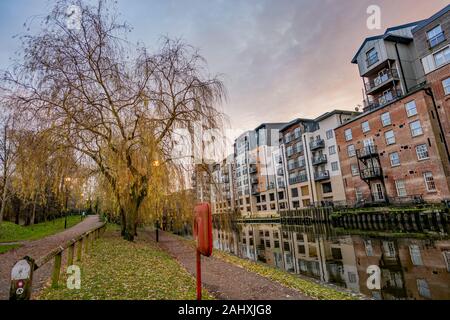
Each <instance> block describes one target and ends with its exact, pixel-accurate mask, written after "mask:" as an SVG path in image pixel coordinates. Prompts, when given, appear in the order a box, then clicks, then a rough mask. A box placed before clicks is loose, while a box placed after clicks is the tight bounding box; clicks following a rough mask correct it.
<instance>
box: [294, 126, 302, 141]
mask: <svg viewBox="0 0 450 320" xmlns="http://www.w3.org/2000/svg"><path fill="white" fill-rule="evenodd" d="M300 134H301V129H300V128H295V130H294V136H295V139H298V138H300Z"/></svg>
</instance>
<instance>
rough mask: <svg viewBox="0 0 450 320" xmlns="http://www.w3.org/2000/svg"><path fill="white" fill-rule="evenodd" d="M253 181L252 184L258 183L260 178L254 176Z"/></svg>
mask: <svg viewBox="0 0 450 320" xmlns="http://www.w3.org/2000/svg"><path fill="white" fill-rule="evenodd" d="M251 182H252V184H258V183H259V181H258V178H252V179H251Z"/></svg>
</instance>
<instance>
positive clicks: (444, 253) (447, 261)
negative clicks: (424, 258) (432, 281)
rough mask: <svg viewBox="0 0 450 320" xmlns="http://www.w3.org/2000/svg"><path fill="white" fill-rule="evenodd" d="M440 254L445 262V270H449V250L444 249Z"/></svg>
mask: <svg viewBox="0 0 450 320" xmlns="http://www.w3.org/2000/svg"><path fill="white" fill-rule="evenodd" d="M442 255H443V256H444V261H445V263H446V264H447V271H448V272H450V251H444V252H442Z"/></svg>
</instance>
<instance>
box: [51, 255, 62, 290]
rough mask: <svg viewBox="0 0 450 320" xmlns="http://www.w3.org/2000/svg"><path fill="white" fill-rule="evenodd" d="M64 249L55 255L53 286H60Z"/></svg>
mask: <svg viewBox="0 0 450 320" xmlns="http://www.w3.org/2000/svg"><path fill="white" fill-rule="evenodd" d="M61 260H62V251H61V252H59V253H58V254H57V255H56V256H55V262H54V264H53V274H52V288H56V287H58V282H59V275H60V274H61Z"/></svg>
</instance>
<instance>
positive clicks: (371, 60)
mask: <svg viewBox="0 0 450 320" xmlns="http://www.w3.org/2000/svg"><path fill="white" fill-rule="evenodd" d="M366 62H367V67H370V66H372V65H374V64H375V63H377V62H378V52H377V51H376V50H375V48H372V49H370V50H369V51H367V53H366Z"/></svg>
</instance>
